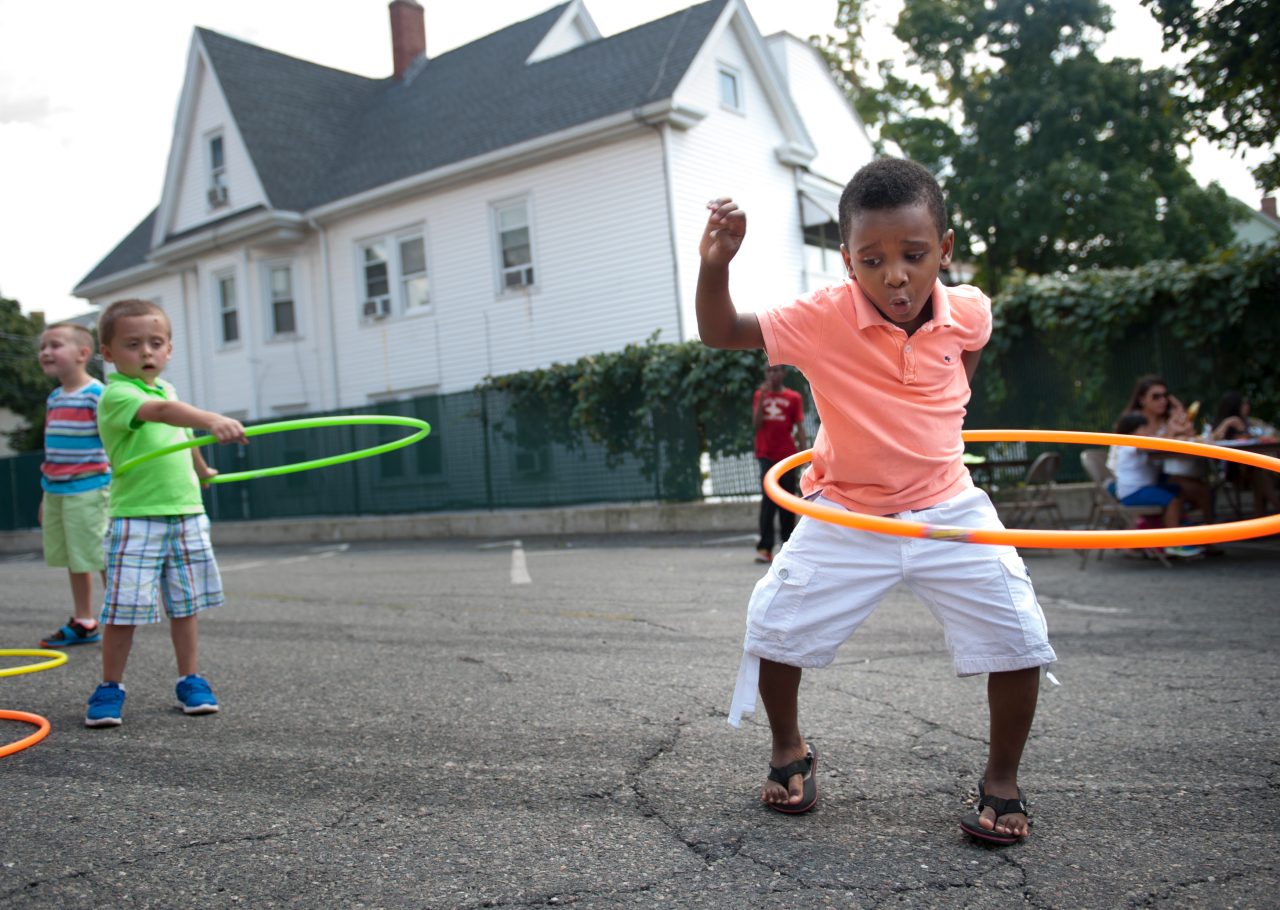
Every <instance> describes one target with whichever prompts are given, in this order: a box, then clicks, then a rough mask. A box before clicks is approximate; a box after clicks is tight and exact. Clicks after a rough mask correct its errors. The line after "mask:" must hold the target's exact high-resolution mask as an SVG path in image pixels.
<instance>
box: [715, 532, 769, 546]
mask: <svg viewBox="0 0 1280 910" xmlns="http://www.w3.org/2000/svg"><path fill="white" fill-rule="evenodd" d="M755 539H756V535H754V534H735V535H734V536H732V537H717V538H716V539H715V540H704V541H702V546H704V547H714V546H718V545H719V544H722V543H742V542H743V541H744V540H755Z"/></svg>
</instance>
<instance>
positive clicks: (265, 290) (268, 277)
mask: <svg viewBox="0 0 1280 910" xmlns="http://www.w3.org/2000/svg"><path fill="white" fill-rule="evenodd" d="M280 270H284V271H285V272H287V273H288V275H289V298H288V300H289V306H290V308H291V310H292V311H293V329H292V330H290V331H288V332H281V331H279V330H278V328H277V326H276V296H275V293H276V291H275V285H274V283H273V282H272V276H273V274H274V273H275V272H277V271H280ZM296 271H297V270H296V269H295V268H294V267H293V260H292V259H273V260H267V261H266V262H263V263H262V300H263V302H264V303H265V304H266V307H265V309H266V329H267V331H266V336H267V338H269V339H271V340H282V341H283V340H290V341H291V340H293V339H296V338H301V337H302V326H301V325H300V324H299V320H298V315H299V307H298V284H297V282H296V281H295V280H294V276H295V273H296Z"/></svg>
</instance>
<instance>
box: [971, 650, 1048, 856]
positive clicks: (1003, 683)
mask: <svg viewBox="0 0 1280 910" xmlns="http://www.w3.org/2000/svg"><path fill="white" fill-rule="evenodd" d="M1039 694H1040V668H1039V667H1030V668H1028V669H1026V670H1012V671H1010V672H1008V673H992V674H990V675H988V676H987V704H988V706H989V708H990V711H991V747H990V750H989V751H988V753H987V768H986V770H985V771H984V772H983V773H982V777H983V781H984V783H983V787H984V788H985V790H986V792H987V793H988V794H989V795H991V796H998V797H1000V798H1001V799H1017V797H1018V765H1019V764H1020V763H1021V761H1022V747H1023V746H1025V745H1026V743H1027V736H1028V735H1029V734H1030V732H1031V720H1032V718H1033V717H1035V714H1036V699H1037V697H1038V696H1039ZM978 824H980V825H982V827H984V828H986V829H988V830H995V831H996V832H997V833H999V834H1010V835H1013V836H1015V837H1026V836H1027V834H1028V833H1029V832H1030V826H1029V825H1028V824H1027V817H1026V816H1025V815H1023V814H1022V813H1021V812H1013V813H1010V814H1009V815H1002V816H1000V817H999V818H996V813H995V810H994V809H992V808H990V807H987V808H985V809H983V810H982V814H981V815H980V816H979V817H978Z"/></svg>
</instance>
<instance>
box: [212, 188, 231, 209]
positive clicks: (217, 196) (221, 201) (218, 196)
mask: <svg viewBox="0 0 1280 910" xmlns="http://www.w3.org/2000/svg"><path fill="white" fill-rule="evenodd" d="M209 204H210V205H213V206H218V205H226V204H227V188H226V187H225V186H211V187H209Z"/></svg>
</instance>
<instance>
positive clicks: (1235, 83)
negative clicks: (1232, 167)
mask: <svg viewBox="0 0 1280 910" xmlns="http://www.w3.org/2000/svg"><path fill="white" fill-rule="evenodd" d="M1142 2H1143V5H1144V6H1146V7H1147V8H1148V9H1150V10H1151V12H1152V14H1153V15H1154V16H1155V17H1156V20H1157V21H1158V22H1160V24H1161V26H1163V28H1164V46H1165V48H1166V49H1169V48H1179V49H1180V50H1182V51H1183V53H1184V54H1185V55H1186V60H1187V62H1186V63H1185V64H1184V66H1183V67H1182V70H1181V73H1180V76H1181V82H1182V88H1183V90H1184V91H1185V93H1186V98H1187V101H1188V102H1189V104H1190V108H1191V111H1192V115H1193V117H1194V121H1195V125H1196V129H1197V130H1198V131H1199V132H1200V133H1201V135H1203V136H1205V137H1207V138H1209V139H1211V140H1213V141H1215V142H1221V143H1224V144H1225V145H1226V146H1227V148H1229V149H1233V150H1234V149H1241V148H1257V149H1270V150H1271V153H1272V154H1271V157H1270V159H1269V160H1268V161H1265V162H1263V164H1261V165H1260V166H1259V167H1257V168H1256V169H1255V170H1254V172H1253V175H1254V178H1255V179H1256V180H1257V181H1258V186H1259V187H1260V188H1262V189H1274V188H1277V187H1280V153H1277V152H1276V136H1277V135H1280V80H1277V79H1276V61H1277V60H1280V0H1217V2H1214V3H1195V2H1192V0H1142Z"/></svg>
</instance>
